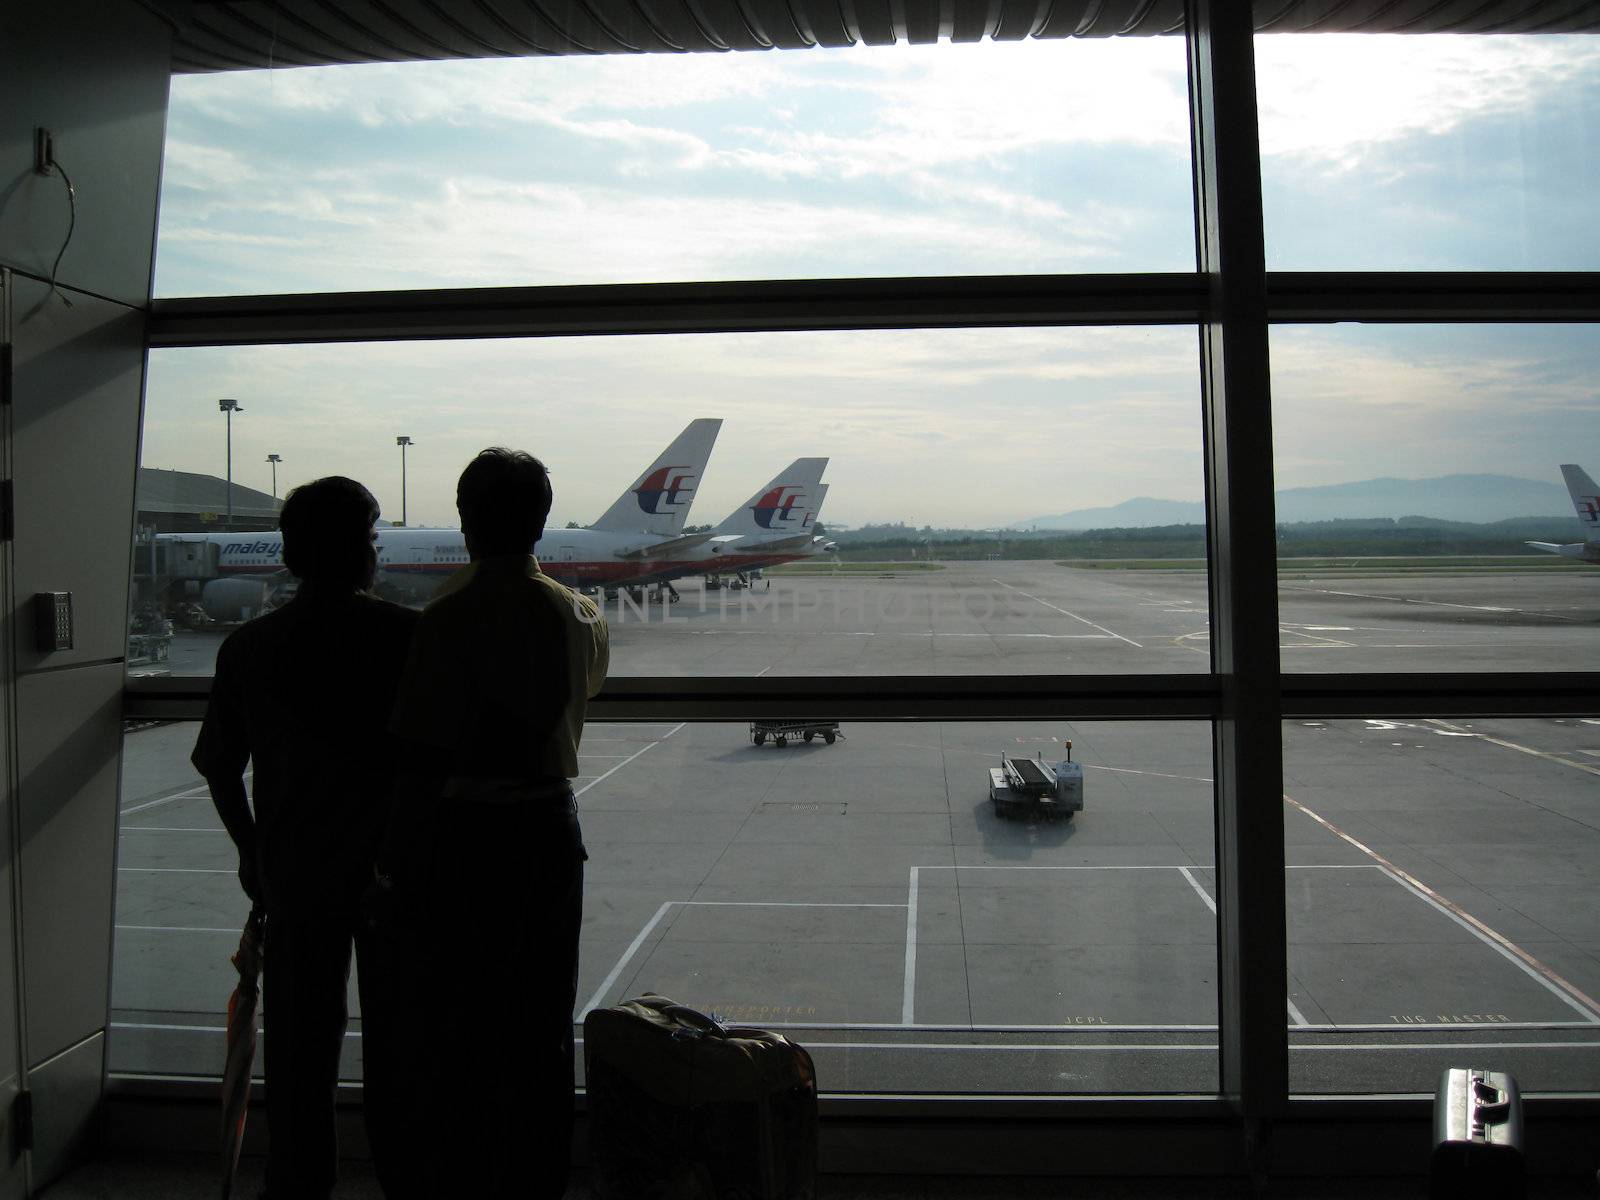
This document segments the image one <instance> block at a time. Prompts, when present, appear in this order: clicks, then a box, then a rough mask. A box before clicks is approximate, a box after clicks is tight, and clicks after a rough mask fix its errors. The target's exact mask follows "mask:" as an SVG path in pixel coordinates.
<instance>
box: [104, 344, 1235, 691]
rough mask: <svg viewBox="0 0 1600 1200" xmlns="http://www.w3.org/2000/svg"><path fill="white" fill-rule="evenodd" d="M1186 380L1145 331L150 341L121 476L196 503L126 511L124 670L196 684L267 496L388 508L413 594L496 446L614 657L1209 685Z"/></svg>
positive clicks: (395, 557) (262, 600) (650, 667)
mask: <svg viewBox="0 0 1600 1200" xmlns="http://www.w3.org/2000/svg"><path fill="white" fill-rule="evenodd" d="M1198 390H1199V387H1198V378H1197V371H1196V360H1195V354H1194V333H1193V331H1192V330H1187V329H1171V328H1158V327H1149V328H1137V329H1095V330H1072V329H1033V330H1028V329H1024V330H1017V329H1010V330H987V331H982V332H978V331H916V332H906V333H889V332H881V333H806V334H799V333H795V334H738V335H732V334H730V335H718V336H710V335H701V336H668V337H637V338H587V339H584V338H575V339H560V340H557V339H542V340H529V341H481V342H457V343H443V344H441V343H425V344H409V345H408V344H393V343H384V344H373V345H334V346H294V347H246V348H232V349H215V350H182V351H178V350H173V351H161V352H156V353H153V354H152V355H151V364H150V379H149V391H148V400H147V404H146V419H145V428H144V440H143V461H144V468H145V469H144V470H143V472H142V475H141V487H142V488H144V490H145V494H147V495H150V496H154V495H156V494H157V493H158V491H159V489H160V488H161V487H165V488H166V489H167V492H166V493H164V494H166V495H168V496H175V495H177V494H178V493H179V492H180V491H182V490H183V489H188V492H191V493H193V495H194V496H195V500H194V501H193V503H191V504H190V505H189V506H188V508H187V509H184V508H183V506H182V505H176V506H175V507H177V508H178V509H179V510H180V511H178V512H175V513H169V514H162V513H157V512H142V513H141V518H140V521H141V526H142V527H143V528H144V529H145V530H147V531H148V530H151V529H154V528H157V526H158V524H159V523H161V522H165V525H164V526H162V527H163V528H165V529H166V530H168V531H169V532H162V533H156V534H149V533H147V534H146V535H145V539H144V541H143V542H142V543H141V545H140V546H139V547H138V548H137V549H136V553H135V560H134V561H135V564H136V570H137V574H138V582H139V587H138V588H137V589H136V596H135V604H134V624H135V637H136V638H138V639H143V640H141V642H140V644H141V645H148V644H152V643H153V642H154V641H156V640H158V639H159V636H160V634H159V633H158V634H157V635H154V636H152V635H149V634H148V632H147V631H148V630H150V629H151V628H158V630H164V629H165V626H164V625H162V622H168V623H170V624H171V625H172V626H173V629H172V632H171V635H170V638H169V639H168V641H167V642H166V644H165V648H164V655H165V657H154V656H150V655H146V656H145V659H144V660H143V661H140V662H139V663H138V665H136V666H135V667H133V668H132V669H133V670H134V671H135V672H137V673H140V674H151V673H162V674H180V675H181V674H207V673H209V671H210V669H211V664H212V662H213V661H214V659H215V652H216V647H217V646H218V645H219V644H220V641H221V637H222V636H223V635H224V634H225V632H226V630H227V628H229V627H231V626H232V625H234V624H236V623H237V622H238V621H240V620H242V619H246V618H247V617H248V616H249V615H254V614H255V613H258V612H260V611H261V610H262V609H263V608H264V607H266V606H270V605H276V604H281V603H283V602H284V600H285V599H286V597H287V596H288V595H289V594H292V591H293V581H292V580H291V579H290V577H289V576H288V575H287V574H286V573H285V572H284V570H283V567H282V562H281V554H280V547H279V543H278V541H277V539H276V538H275V536H274V535H273V533H272V530H273V529H274V526H275V514H274V513H273V512H272V510H271V497H270V496H268V495H266V494H265V493H267V491H268V489H269V488H271V487H273V486H274V484H275V486H276V487H277V489H278V491H279V493H280V494H281V493H283V492H285V491H287V490H288V488H290V487H291V486H293V485H294V484H297V483H300V482H303V481H305V480H308V479H313V478H317V477H318V476H322V475H328V474H344V475H350V476H353V477H355V478H358V479H361V480H363V481H364V482H366V483H367V484H368V485H369V486H370V487H371V488H372V489H373V490H374V492H376V493H377V495H378V498H379V500H380V502H381V503H382V505H383V515H384V521H385V524H387V523H388V522H391V521H393V522H398V521H399V520H400V519H401V517H402V513H403V514H404V516H405V519H406V521H407V523H408V526H409V527H408V528H406V529H403V530H402V529H395V528H392V527H391V528H386V529H384V530H383V531H382V533H381V535H380V560H379V566H380V576H379V583H380V590H381V591H383V592H384V593H385V594H387V595H391V596H393V597H394V598H396V599H399V600H402V601H404V602H407V603H414V604H420V603H421V602H423V601H424V600H425V599H426V598H427V596H428V595H429V594H431V590H432V589H433V588H434V587H436V586H437V584H438V582H439V581H440V580H441V579H443V578H445V577H446V576H448V575H449V574H450V573H451V572H453V571H456V570H458V569H460V568H461V566H462V565H464V563H465V561H466V550H465V546H464V545H463V544H462V541H461V536H460V533H459V530H458V529H456V528H455V526H456V525H457V517H456V513H455V481H456V477H457V475H458V474H459V473H460V470H461V468H462V467H463V466H464V465H465V464H466V463H467V461H468V460H469V459H470V458H471V457H472V455H473V454H475V453H476V452H477V451H478V450H479V449H481V448H482V447H483V446H485V445H493V444H509V445H513V446H519V447H527V448H529V449H532V450H534V451H535V452H537V453H539V454H540V455H542V456H543V457H544V459H545V461H546V462H547V463H548V464H549V466H550V468H551V472H552V480H553V483H554V488H555V496H556V507H555V510H554V512H553V513H552V515H551V520H550V524H549V528H548V530H547V533H546V535H545V538H544V539H543V540H542V541H541V542H540V543H539V547H538V552H539V555H540V557H541V560H542V561H543V563H544V565H545V569H546V570H547V571H548V572H550V573H551V574H553V575H555V576H556V577H557V578H561V579H563V580H564V581H565V582H568V583H570V584H572V585H574V586H580V587H585V588H591V589H593V590H594V591H595V592H596V594H597V595H598V596H600V597H601V599H602V600H603V602H604V605H605V611H606V615H607V617H608V618H609V620H610V621H611V624H612V626H613V642H612V670H613V673H614V674H619V675H641V674H642V675H695V674H700V675H761V674H768V673H771V674H774V675H921V674H981V675H1017V674H1040V673H1074V674H1127V673H1160V672H1172V671H1184V672H1193V671H1204V670H1206V668H1207V666H1208V657H1207V655H1208V648H1207V645H1206V640H1205V637H1206V613H1207V599H1206V573H1205V525H1204V510H1203V505H1202V502H1201V497H1202V494H1203V486H1204V485H1203V479H1202V467H1201V446H1200V422H1199V411H1200V410H1199V396H1198ZM219 397H227V398H230V399H233V400H236V401H237V403H238V404H239V410H238V411H235V412H233V413H232V414H231V415H229V414H226V413H223V412H222V411H220V410H219V408H218V405H217V399H218V398H219ZM696 418H713V419H715V420H720V421H721V425H720V427H717V426H715V423H714V421H713V422H712V424H711V425H709V426H706V427H705V428H704V430H703V436H702V435H700V434H696V433H695V432H694V427H691V426H690V422H691V420H692V419H696ZM229 423H231V430H232V432H231V434H230V433H229V432H228V429H227V427H226V426H227V425H228V424H229ZM686 430H687V432H686ZM401 435H404V436H408V437H410V438H411V439H412V442H413V443H414V444H412V445H410V446H407V447H398V446H396V444H395V439H396V437H398V436H401ZM230 437H231V439H232V440H231V446H232V456H233V457H232V460H231V461H232V464H233V465H232V468H231V470H232V475H233V479H234V480H235V495H234V515H235V521H234V524H235V526H236V528H235V529H234V530H233V531H231V532H227V528H228V523H227V517H226V513H225V512H224V511H219V509H220V507H221V506H220V504H219V501H220V500H221V499H222V498H223V496H224V494H225V486H226V485H225V479H219V478H217V476H218V475H219V474H223V475H225V474H226V473H227V471H228V470H229V467H228V465H227V461H226V455H227V453H228V451H227V447H228V445H229V444H230V443H229V442H228V439H229V438H230ZM713 439H714V440H713ZM669 446H671V447H672V451H671V453H668V450H669ZM269 454H270V455H276V456H277V458H278V459H280V460H281V461H279V462H276V463H274V462H269V461H267V460H268V456H269ZM664 454H665V455H666V457H665V458H662V457H660V456H662V455H664ZM797 460H800V461H797ZM821 460H826V462H825V464H823V463H822V461H821ZM805 463H809V464H810V465H809V466H806V465H804V464H805ZM219 467H221V468H222V470H221V471H220V472H219V470H218V468H219ZM402 471H404V473H405V474H404V479H402ZM808 472H809V473H808ZM819 472H820V474H819ZM246 481H248V485H249V487H248V489H247V488H246ZM823 489H826V491H824V490H823ZM824 500H826V506H825V507H824V505H823V501H824ZM618 505H620V509H619V508H618V507H616V506H618ZM141 507H142V508H143V507H145V506H144V505H141ZM149 507H152V508H153V507H155V505H154V503H153V501H152V503H151V505H150V506H149ZM247 512H248V513H249V514H250V515H251V517H252V519H251V520H248V521H247V520H243V519H242V518H243V516H244V514H246V513H247ZM571 526H586V527H587V528H571ZM769 568H770V569H771V570H770V573H767V572H768V570H769ZM674 597H676V599H674Z"/></svg>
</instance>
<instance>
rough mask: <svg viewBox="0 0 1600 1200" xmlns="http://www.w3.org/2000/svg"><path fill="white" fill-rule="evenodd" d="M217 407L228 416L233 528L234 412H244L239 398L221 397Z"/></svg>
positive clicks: (229, 491)
mask: <svg viewBox="0 0 1600 1200" xmlns="http://www.w3.org/2000/svg"><path fill="white" fill-rule="evenodd" d="M217 408H218V409H219V410H220V411H221V412H222V413H223V414H224V415H225V416H226V417H227V418H228V528H229V529H232V528H233V414H234V413H236V412H243V411H244V408H243V406H242V405H240V403H239V402H238V401H237V400H232V399H227V398H224V399H221V400H218V401H217Z"/></svg>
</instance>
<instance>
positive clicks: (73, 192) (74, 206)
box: [50, 157, 78, 308]
mask: <svg viewBox="0 0 1600 1200" xmlns="http://www.w3.org/2000/svg"><path fill="white" fill-rule="evenodd" d="M50 165H51V166H52V167H54V168H55V169H56V170H57V171H60V172H61V181H62V182H63V183H65V184H66V185H67V207H68V209H69V211H70V216H69V218H68V220H67V236H66V237H65V238H63V239H62V242H61V249H60V250H58V251H56V261H55V262H54V263H52V264H51V265H50V290H51V291H52V292H53V293H55V294H56V295H57V296H60V297H61V303H63V304H65V305H66V306H67V307H68V308H71V307H72V301H71V300H69V299H67V294H66V293H65V292H63V291H62V290H61V288H60V287H59V286H57V284H56V273H57V272H58V271H60V270H61V260H62V258H64V257H65V256H66V253H67V247H68V246H70V245H72V235H73V233H74V232H75V231H76V230H77V228H78V190H77V189H76V188H75V187H73V186H72V179H71V178H70V177H69V176H68V175H67V172H66V168H64V167H63V166H62V165H61V164H60V163H58V162H57V161H56V160H55V158H54V157H52V158H51V159H50Z"/></svg>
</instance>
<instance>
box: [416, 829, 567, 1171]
mask: <svg viewBox="0 0 1600 1200" xmlns="http://www.w3.org/2000/svg"><path fill="white" fill-rule="evenodd" d="M440 826H441V828H440V831H439V836H438V838H437V841H436V843H435V845H436V859H435V867H434V873H433V884H432V887H431V888H430V889H429V901H428V905H427V909H428V914H429V915H428V920H427V930H428V936H427V941H428V943H429V944H428V947H427V955H426V960H425V961H426V963H427V967H428V974H429V976H430V978H431V984H430V986H429V987H428V989H427V996H428V1000H429V1014H428V1020H427V1022H426V1030H427V1038H426V1040H427V1051H426V1053H427V1058H428V1061H429V1064H430V1067H431V1068H432V1078H433V1080H434V1083H435V1087H434V1088H433V1089H432V1105H431V1114H432V1116H433V1117H434V1118H435V1120H436V1122H437V1134H436V1136H435V1138H433V1139H430V1140H432V1141H433V1142H434V1145H435V1147H436V1153H435V1154H434V1155H433V1156H432V1158H433V1167H432V1172H431V1177H432V1183H433V1194H434V1195H435V1196H450V1195H458V1196H472V1197H475V1198H478V1200H493V1198H497V1197H511V1196H515V1197H517V1198H518V1200H557V1198H558V1197H560V1196H562V1195H563V1194H564V1193H565V1191H566V1187H567V1176H568V1172H569V1169H570V1165H571V1153H572V1089H573V1066H574V1061H573V1060H574V1054H573V1033H572V1015H573V1006H574V1005H575V1004H576V1001H577V988H578V935H579V928H580V926H581V925H582V922H583V862H584V858H585V854H584V850H583V839H582V835H581V833H580V831H579V828H578V819H577V816H576V814H575V813H573V812H571V811H560V810H555V811H552V808H551V806H550V805H549V804H548V803H546V804H544V805H542V806H536V805H532V804H527V805H520V806H518V805H496V804H483V803H473V802H470V801H460V802H457V801H452V800H448V799H447V800H445V801H444V802H443V808H442V812H441V818H440Z"/></svg>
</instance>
